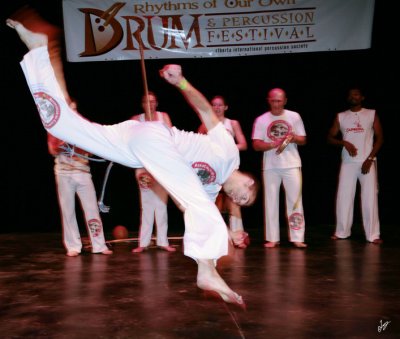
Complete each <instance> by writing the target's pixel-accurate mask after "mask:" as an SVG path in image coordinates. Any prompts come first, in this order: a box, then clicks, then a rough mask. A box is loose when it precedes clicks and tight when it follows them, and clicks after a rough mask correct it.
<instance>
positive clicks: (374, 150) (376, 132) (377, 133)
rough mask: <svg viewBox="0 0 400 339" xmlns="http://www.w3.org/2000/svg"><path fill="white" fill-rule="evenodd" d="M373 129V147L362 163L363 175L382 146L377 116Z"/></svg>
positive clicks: (380, 127) (367, 171)
mask: <svg viewBox="0 0 400 339" xmlns="http://www.w3.org/2000/svg"><path fill="white" fill-rule="evenodd" d="M373 129H374V145H373V147H372V150H371V153H370V154H369V156H368V157H367V159H365V160H364V162H363V164H362V167H361V173H363V174H367V173H369V170H370V168H371V165H372V164H373V162H374V161H375V156H376V154H377V153H378V151H379V150H380V149H381V147H382V144H383V131H382V126H381V122H380V120H379V117H378V116H377V115H375V119H374V124H373Z"/></svg>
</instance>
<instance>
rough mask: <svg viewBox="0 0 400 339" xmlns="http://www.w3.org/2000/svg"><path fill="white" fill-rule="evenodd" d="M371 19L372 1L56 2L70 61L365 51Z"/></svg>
mask: <svg viewBox="0 0 400 339" xmlns="http://www.w3.org/2000/svg"><path fill="white" fill-rule="evenodd" d="M373 14H374V0H199V1H196V0H166V1H157V0H141V1H133V0H129V1H125V2H115V1H112V0H63V15H64V29H65V40H66V47H67V59H68V61H73V62H76V61H106V60H127V59H140V49H142V52H143V55H144V58H145V59H155V58H158V59H168V58H203V57H234V56H248V55H260V54H277V53H299V52H316V51H337V50H356V49H366V48H369V47H370V45H371V32H372V23H373ZM140 46H142V48H141V47H140Z"/></svg>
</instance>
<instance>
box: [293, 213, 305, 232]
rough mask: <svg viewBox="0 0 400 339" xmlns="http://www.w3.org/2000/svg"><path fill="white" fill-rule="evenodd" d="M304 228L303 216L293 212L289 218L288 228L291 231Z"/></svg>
mask: <svg viewBox="0 0 400 339" xmlns="http://www.w3.org/2000/svg"><path fill="white" fill-rule="evenodd" d="M303 226H304V216H303V214H301V213H298V212H295V213H292V215H291V216H290V217H289V227H290V228H291V229H292V230H295V231H298V230H301V229H302V228H303Z"/></svg>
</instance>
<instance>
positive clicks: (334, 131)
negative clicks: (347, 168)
mask: <svg viewBox="0 0 400 339" xmlns="http://www.w3.org/2000/svg"><path fill="white" fill-rule="evenodd" d="M339 132H340V124H339V117H338V116H337V115H336V118H335V120H334V122H333V124H332V126H331V128H330V129H329V132H328V136H327V140H328V142H329V143H330V144H332V145H336V146H342V147H344V148H346V150H347V152H349V154H350V156H352V157H355V156H356V155H357V148H356V147H355V146H354V145H353V144H352V143H351V142H348V141H345V140H343V139H342V138H339V136H338V135H339Z"/></svg>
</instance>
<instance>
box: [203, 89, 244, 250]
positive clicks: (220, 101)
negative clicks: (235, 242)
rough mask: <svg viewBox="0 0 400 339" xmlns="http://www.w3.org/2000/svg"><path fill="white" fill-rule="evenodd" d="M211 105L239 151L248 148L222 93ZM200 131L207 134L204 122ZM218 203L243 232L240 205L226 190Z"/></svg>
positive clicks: (233, 227)
mask: <svg viewBox="0 0 400 339" xmlns="http://www.w3.org/2000/svg"><path fill="white" fill-rule="evenodd" d="M211 106H212V108H213V110H214V113H215V114H216V116H217V117H218V119H219V120H220V121H221V122H222V123H223V124H224V126H225V128H226V129H227V131H228V132H229V133H230V134H231V135H232V136H233V138H234V139H235V142H236V146H237V148H238V149H239V151H245V150H247V141H246V137H245V136H244V134H243V131H242V128H241V126H240V123H239V121H237V120H233V119H229V118H227V117H225V112H226V111H227V110H228V108H229V107H228V105H227V104H226V100H225V98H224V97H223V96H221V95H216V96H214V97H213V98H212V99H211ZM198 133H201V134H207V129H206V127H205V125H204V124H201V125H200V127H199V129H198ZM216 204H217V207H218V209H219V210H220V211H221V212H222V213H224V211H227V212H228V214H229V228H230V230H231V231H232V232H243V231H244V227H243V219H242V213H241V209H240V206H239V205H237V204H235V203H234V202H233V201H232V200H231V199H230V198H228V197H227V196H226V194H225V193H224V192H221V191H219V194H218V196H217V197H216ZM240 247H241V248H246V247H247V245H246V244H245V243H243V244H242V245H241V246H240Z"/></svg>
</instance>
